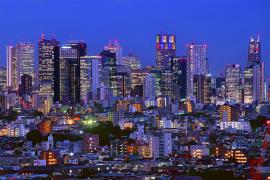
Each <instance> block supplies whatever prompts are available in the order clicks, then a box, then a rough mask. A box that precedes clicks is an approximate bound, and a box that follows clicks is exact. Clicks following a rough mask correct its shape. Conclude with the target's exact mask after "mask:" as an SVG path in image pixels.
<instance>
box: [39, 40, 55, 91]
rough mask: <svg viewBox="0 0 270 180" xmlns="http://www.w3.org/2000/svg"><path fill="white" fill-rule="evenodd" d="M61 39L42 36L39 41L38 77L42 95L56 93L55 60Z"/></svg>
mask: <svg viewBox="0 0 270 180" xmlns="http://www.w3.org/2000/svg"><path fill="white" fill-rule="evenodd" d="M59 44H60V43H59V41H57V40H55V39H52V40H47V39H45V38H44V36H42V39H41V40H40V41H39V42H38V71H39V73H38V77H39V90H40V95H44V96H46V95H53V93H54V68H55V66H54V61H55V59H58V58H59V57H58V55H59V54H58V51H57V50H56V49H57V47H58V46H59Z"/></svg>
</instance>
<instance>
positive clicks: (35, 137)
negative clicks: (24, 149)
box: [26, 130, 82, 145]
mask: <svg viewBox="0 0 270 180" xmlns="http://www.w3.org/2000/svg"><path fill="white" fill-rule="evenodd" d="M52 135H53V139H54V141H55V142H56V141H64V140H70V141H73V142H74V141H80V140H82V137H81V136H76V135H72V134H60V133H58V134H52ZM26 139H27V140H29V141H32V142H33V145H35V144H38V143H41V142H42V141H47V140H48V136H43V135H42V134H41V133H40V132H39V131H38V130H33V131H30V132H29V133H27V135H26Z"/></svg>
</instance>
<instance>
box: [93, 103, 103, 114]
mask: <svg viewBox="0 0 270 180" xmlns="http://www.w3.org/2000/svg"><path fill="white" fill-rule="evenodd" d="M94 111H95V112H96V113H103V112H104V108H103V106H102V105H101V104H100V103H98V102H94Z"/></svg>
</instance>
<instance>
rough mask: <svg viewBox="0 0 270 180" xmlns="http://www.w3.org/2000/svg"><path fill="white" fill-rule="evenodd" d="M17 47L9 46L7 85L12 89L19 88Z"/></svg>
mask: <svg viewBox="0 0 270 180" xmlns="http://www.w3.org/2000/svg"><path fill="white" fill-rule="evenodd" d="M16 54H17V53H16V47H14V46H11V45H10V46H7V49H6V56H7V87H8V88H9V89H11V90H17V89H18V88H19V84H17V55H16Z"/></svg>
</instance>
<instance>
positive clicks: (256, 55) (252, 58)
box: [248, 36, 261, 66]
mask: <svg viewBox="0 0 270 180" xmlns="http://www.w3.org/2000/svg"><path fill="white" fill-rule="evenodd" d="M260 61H261V42H260V38H259V36H258V37H257V40H256V39H254V38H253V37H251V38H250V42H249V49H248V66H250V65H253V64H254V63H259V62H260Z"/></svg>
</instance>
